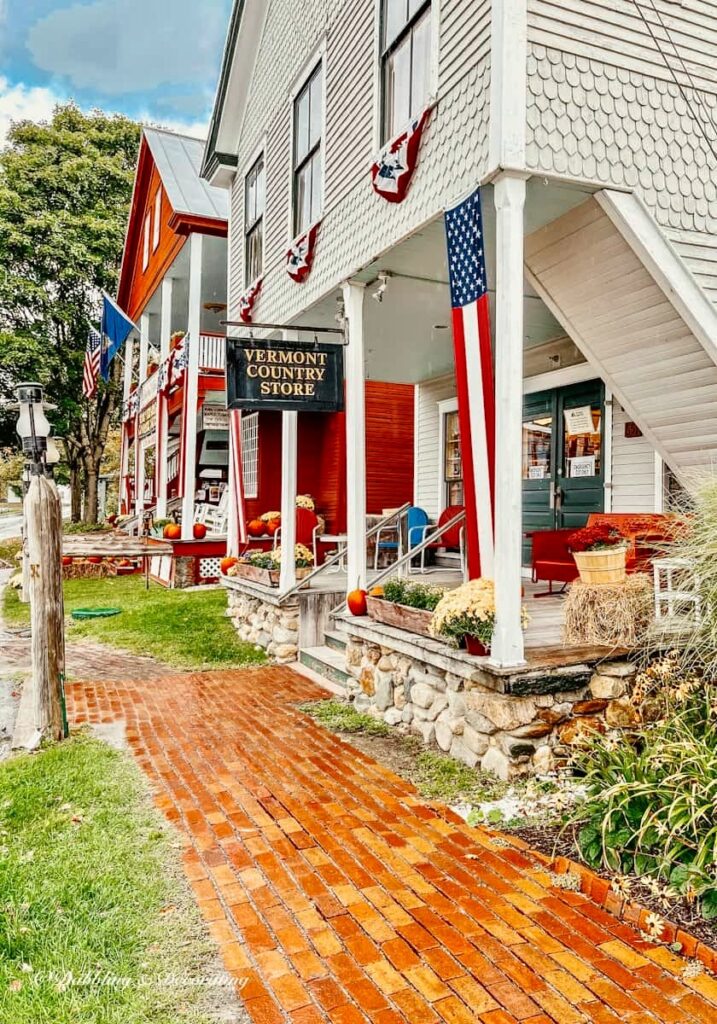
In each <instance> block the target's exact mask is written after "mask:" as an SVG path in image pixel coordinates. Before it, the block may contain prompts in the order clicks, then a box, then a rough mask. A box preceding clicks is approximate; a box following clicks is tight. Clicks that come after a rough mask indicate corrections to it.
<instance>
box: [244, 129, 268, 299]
mask: <svg viewBox="0 0 717 1024" xmlns="http://www.w3.org/2000/svg"><path fill="white" fill-rule="evenodd" d="M262 142H263V143H265V142H266V139H263V140H262ZM259 158H261V159H262V160H263V161H264V209H263V211H262V214H261V221H262V237H261V266H260V267H259V273H258V274H256V275H255V276H254V278H253V279H252V280H251V281H248V280H247V274H246V267H247V247H246V241H247V233H246V181H247V178H248V177H249V174H250V173H251V171H253V170H254V167H255V166H256V164H257V162H258V161H259ZM266 169H267V168H266V148H265V145H262V146H260V147H259V148H258V149H257V150H256V151H255V152H254V154H253V155H252V160H251V162H250V163H248V164H247V166H246V169H245V171H244V174H243V175H242V182H241V193H242V231H241V239H242V241H241V244H242V267H243V276H242V289H246V288H249V287H251V285H252V284H254V282H255V281H257V280H258V279H259V278H260V277H261V276H262V274H263V273H264V257H265V255H266V192H267V189H266V186H267V173H266Z"/></svg>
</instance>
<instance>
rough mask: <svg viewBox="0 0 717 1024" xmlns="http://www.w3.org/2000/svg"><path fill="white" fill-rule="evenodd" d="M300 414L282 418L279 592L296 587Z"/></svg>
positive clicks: (283, 413)
mask: <svg viewBox="0 0 717 1024" xmlns="http://www.w3.org/2000/svg"><path fill="white" fill-rule="evenodd" d="M298 415H299V414H298V413H297V412H293V411H292V412H282V414H281V566H280V569H279V590H280V591H281V593H285V592H286V591H287V590H291V588H292V587H293V586H295V585H296V560H295V558H294V547H295V546H296V451H297V430H298Z"/></svg>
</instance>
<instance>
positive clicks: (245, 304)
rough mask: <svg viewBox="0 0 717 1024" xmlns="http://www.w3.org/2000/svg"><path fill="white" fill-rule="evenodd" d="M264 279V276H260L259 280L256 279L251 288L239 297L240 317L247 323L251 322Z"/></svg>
mask: <svg viewBox="0 0 717 1024" xmlns="http://www.w3.org/2000/svg"><path fill="white" fill-rule="evenodd" d="M262 280H263V278H261V277H260V278H259V280H258V281H255V282H254V284H253V285H252V286H251V288H250V289H249V290H248V291H247V292H244V294H243V295H242V297H241V298H240V299H239V319H240V320H241V321H242V322H243V323H245V324H250V323H251V314H252V310H253V309H254V303H255V302H256V300H257V298H258V297H259V292H260V291H261V283H262Z"/></svg>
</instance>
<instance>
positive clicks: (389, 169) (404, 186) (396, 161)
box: [371, 107, 431, 203]
mask: <svg viewBox="0 0 717 1024" xmlns="http://www.w3.org/2000/svg"><path fill="white" fill-rule="evenodd" d="M430 112H431V111H430V107H426V109H425V110H424V111H423V113H422V114H419V115H418V117H414V118H413V120H412V121H411V123H410V125H409V126H408V128H407V129H406V131H403V132H401V134H400V135H397V136H396V138H395V139H392V140H391V141H390V142H388V143H386V145H385V146H384V148H383V149H382V150H381V152H380V153H379V155H378V156H377V157H376V159H375V160H374V162H373V164H372V166H371V182H372V184H373V187H374V191H375V192H378V194H379V195H380V196H383V198H384V199H385V200H387V202H389V203H400V202H402V201H403V200H404V199H405V197H406V193H407V192H408V186H409V184H410V182H411V178H412V176H413V172H414V170H415V169H416V163H417V162H418V147H419V146H420V144H421V135H422V134H423V129H424V128H425V126H426V121H427V120H428V115H429V114H430Z"/></svg>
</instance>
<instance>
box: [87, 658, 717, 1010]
mask: <svg viewBox="0 0 717 1024" xmlns="http://www.w3.org/2000/svg"><path fill="white" fill-rule="evenodd" d="M319 695H323V694H319V691H318V690H317V689H316V688H315V687H314V686H313V685H312V684H311V683H309V682H308V681H306V680H304V679H303V678H302V677H300V676H298V675H296V674H294V673H292V672H291V671H290V670H288V669H277V668H268V669H267V668H265V669H256V670H245V671H241V672H225V673H214V674H211V673H209V674H192V675H182V676H177V677H176V678H173V679H155V680H152V681H151V682H147V683H140V682H136V681H135V682H127V683H120V684H105V683H103V684H81V683H77V684H73V685H71V686H70V687H69V696H70V707H71V712H72V716H73V718H74V721H75V722H84V721H91V722H97V721H102V722H108V721H113V720H116V719H117V718H124V719H125V720H126V723H127V736H128V738H129V742H130V744H131V746H132V749H133V751H134V753H135V755H136V757H137V759H138V761H139V763H140V764H141V765H142V767H143V768H144V769H145V771H146V772H147V774H148V775H149V777H150V779H151V780H152V783H153V784H154V786H155V788H156V793H157V803H158V805H159V807H160V808H161V809H162V810H163V811H164V813H165V814H166V816H167V817H168V818H169V819H170V820H171V821H173V822H175V823H176V824H177V825H178V827H179V828H180V829H182V830H183V831H184V832H185V833H186V835H187V850H186V854H185V865H186V870H187V874H188V876H189V878H190V879H191V882H192V885H193V886H194V890H195V892H196V896H197V899H198V901H199V906H200V907H201V910H202V912H203V914H204V916H205V918H206V919H207V921H209V922H210V927H211V930H212V933H213V934H214V936H215V937H216V939H217V940H218V942H219V943H220V944H221V948H222V953H223V956H224V960H225V962H226V965H227V967H228V968H229V970H231V971H232V973H233V974H234V975H235V977H236V978H237V979H239V980H240V983H241V985H242V990H241V991H242V997H243V999H244V1000H245V1003H246V1007H247V1009H248V1011H249V1013H250V1015H251V1017H252V1019H253V1020H254V1021H256V1022H257V1024H275V1022H276V1024H279V1022H294V1024H311V1022H314V1021H316V1022H319V1021H331V1022H333V1024H362V1022H371V1024H399V1022H410V1024H423V1022H426V1024H427V1022H431V1021H437V1022H440V1021H444V1022H446V1024H463V1022H465V1024H469V1022H481V1024H515V1022H518V1021H520V1022H525V1024H550V1022H557V1024H577V1022H581V1021H587V1022H594V1024H617V1022H628V1024H654V1022H657V1021H659V1022H663V1024H668V1022H669V1024H690V1022H701V1024H715V1022H716V1021H717V980H715V979H714V978H712V977H709V976H707V975H702V976H700V977H695V978H691V977H689V975H688V976H687V977H684V976H683V971H684V967H685V961H683V960H681V959H679V958H678V957H676V956H674V955H673V954H672V953H670V952H669V951H668V950H667V949H665V948H664V947H660V946H654V945H651V944H650V943H647V942H644V941H642V940H641V939H640V937H639V935H638V934H637V933H636V932H634V931H633V930H632V929H631V928H630V927H629V926H628V925H626V924H623V923H620V922H619V921H618V920H617V919H615V918H613V917H611V916H610V915H609V914H608V913H606V912H605V911H604V910H601V909H599V908H598V907H596V906H595V905H594V904H592V903H590V902H588V901H587V900H586V898H585V897H583V896H581V895H579V894H576V893H573V892H567V891H564V890H562V889H557V888H554V887H552V886H551V884H550V882H551V879H550V877H549V876H548V875H547V874H546V873H545V871H544V869H543V868H542V867H541V865H540V863H539V862H538V861H537V860H536V859H534V858H532V857H531V855H530V853H529V852H526V853H524V852H522V851H519V850H517V849H514V848H510V847H507V846H504V845H502V844H501V842H500V840H497V841H496V840H494V839H491V838H490V836H489V835H487V834H486V833H484V832H482V831H480V830H476V829H470V828H468V827H467V826H465V825H464V824H463V823H462V822H461V821H460V820H459V819H458V818H457V817H456V816H454V815H453V814H452V813H451V812H450V811H448V810H447V809H446V808H444V807H442V806H440V805H433V804H427V803H426V802H424V801H423V800H421V799H420V798H419V796H418V795H417V793H416V791H415V790H414V789H413V787H412V786H410V785H409V784H408V783H406V782H404V781H402V780H401V779H399V778H397V777H396V776H395V775H394V774H393V773H392V772H390V771H389V770H388V769H386V768H384V767H382V766H381V765H379V764H377V763H376V762H374V761H372V760H371V759H370V758H369V757H366V756H365V755H364V754H362V753H360V752H359V751H357V750H356V749H354V748H353V747H351V746H349V745H347V744H346V743H344V742H342V741H341V740H340V739H338V738H337V737H335V736H333V735H332V734H331V733H328V732H326V731H325V730H323V729H322V728H321V727H319V726H317V725H316V724H315V723H314V722H313V721H312V720H311V719H309V718H308V717H306V716H305V715H302V714H301V713H300V712H298V711H297V710H296V707H295V704H296V702H297V701H301V700H306V699H310V698H313V697H317V696H319Z"/></svg>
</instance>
